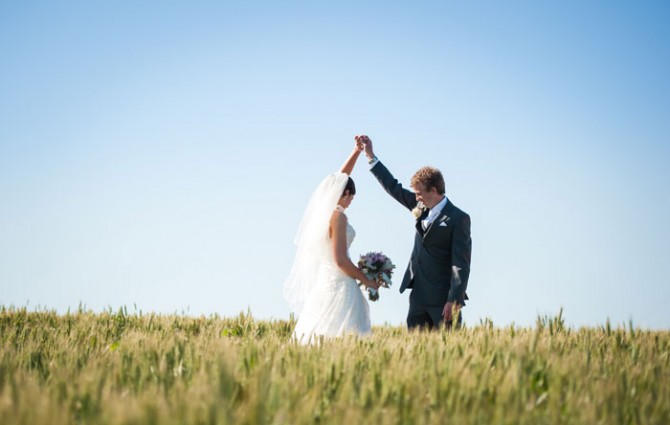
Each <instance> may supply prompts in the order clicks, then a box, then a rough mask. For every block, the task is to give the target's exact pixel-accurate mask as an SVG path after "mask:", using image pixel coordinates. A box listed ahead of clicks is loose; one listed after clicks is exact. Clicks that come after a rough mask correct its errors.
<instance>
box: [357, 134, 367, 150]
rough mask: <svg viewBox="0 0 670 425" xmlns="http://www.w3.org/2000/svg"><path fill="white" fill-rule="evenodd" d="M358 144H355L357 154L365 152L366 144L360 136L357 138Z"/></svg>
mask: <svg viewBox="0 0 670 425" xmlns="http://www.w3.org/2000/svg"><path fill="white" fill-rule="evenodd" d="M355 140H356V142H355V143H354V150H355V151H357V152H363V151H364V150H365V143H363V139H362V138H361V137H359V136H356V137H355Z"/></svg>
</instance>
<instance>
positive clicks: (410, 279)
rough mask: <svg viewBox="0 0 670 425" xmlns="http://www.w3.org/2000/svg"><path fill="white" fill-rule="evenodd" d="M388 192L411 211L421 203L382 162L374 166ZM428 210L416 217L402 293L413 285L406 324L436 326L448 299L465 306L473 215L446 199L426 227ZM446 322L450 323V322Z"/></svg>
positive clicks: (373, 170)
mask: <svg viewBox="0 0 670 425" xmlns="http://www.w3.org/2000/svg"><path fill="white" fill-rule="evenodd" d="M371 171H372V174H374V176H375V177H376V178H377V180H379V182H380V183H381V185H382V186H383V187H384V189H385V190H386V192H388V193H389V195H391V196H392V197H393V198H394V199H395V200H396V201H398V202H400V203H401V204H402V205H403V206H404V207H406V208H407V209H409V210H412V209H414V208H415V207H416V206H417V204H418V202H417V200H416V195H415V194H414V193H413V192H411V191H409V190H407V189H405V188H403V187H402V185H401V184H400V183H398V180H396V179H395V178H394V177H393V175H392V174H391V173H390V172H389V170H388V169H387V168H386V167H385V166H384V164H382V163H381V162H377V163H376V164H375V165H374V166H373V167H372V169H371ZM428 212H429V211H428V209H426V210H425V211H423V213H422V215H421V216H420V217H419V218H418V219H417V220H416V235H415V237H414V249H413V250H412V258H411V259H410V262H409V265H408V266H407V270H406V271H405V276H404V277H403V280H402V284H401V285H400V292H401V293H402V292H404V291H405V289H406V288H412V293H411V294H410V298H409V299H410V301H409V313H408V314H407V326H408V327H409V328H413V327H416V326H428V327H433V326H437V325H439V323H441V322H442V320H443V319H442V311H443V308H444V305H445V304H446V303H447V302H457V303H458V304H460V305H461V306H463V305H465V300H467V299H468V296H467V294H466V293H465V289H466V288H467V286H468V277H469V276H470V254H471V251H472V240H471V238H470V216H469V215H467V214H466V213H465V212H463V211H461V210H460V209H458V208H456V206H455V205H454V204H452V203H451V201H449V200H447V204H446V205H445V206H444V208H443V209H442V211H441V212H440V214H439V215H438V216H437V218H435V220H434V221H433V222H432V223H431V224H430V226H429V227H428V228H427V229H425V230H424V228H423V226H422V220H423V219H425V218H426V217H427V216H428ZM447 325H451V324H450V323H448V324H447Z"/></svg>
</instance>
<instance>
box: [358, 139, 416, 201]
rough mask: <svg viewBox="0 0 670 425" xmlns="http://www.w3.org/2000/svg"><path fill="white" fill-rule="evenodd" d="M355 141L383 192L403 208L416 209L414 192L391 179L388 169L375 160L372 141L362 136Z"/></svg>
mask: <svg viewBox="0 0 670 425" xmlns="http://www.w3.org/2000/svg"><path fill="white" fill-rule="evenodd" d="M356 141H357V142H360V143H362V144H363V148H364V149H365V155H366V156H367V157H368V159H369V160H370V164H371V165H372V168H371V169H370V171H371V172H372V174H373V175H374V176H375V177H376V178H377V181H379V183H380V184H381V185H382V187H383V188H384V190H385V191H386V192H387V193H388V194H389V195H391V196H392V197H393V199H395V200H396V201H398V202H400V203H401V204H402V205H403V206H404V207H405V208H407V209H409V210H412V209H413V208H414V207H416V205H417V203H418V201H417V200H416V195H415V194H414V192H412V191H410V190H407V189H405V188H404V187H402V185H401V184H400V183H399V182H398V180H397V179H396V178H395V177H393V175H392V174H391V172H390V171H389V170H388V168H386V167H385V166H384V164H382V163H381V162H380V161H379V160H378V159H377V157H376V156H375V153H374V151H373V150H372V140H370V138H369V137H368V136H365V135H363V136H356Z"/></svg>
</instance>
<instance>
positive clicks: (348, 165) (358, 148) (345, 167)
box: [340, 140, 364, 175]
mask: <svg viewBox="0 0 670 425" xmlns="http://www.w3.org/2000/svg"><path fill="white" fill-rule="evenodd" d="M363 148H364V146H363V142H361V141H359V140H356V143H355V144H354V150H353V151H352V152H351V154H350V155H349V158H347V160H346V161H344V164H342V168H340V172H342V173H344V174H347V175H351V172H352V171H354V165H356V161H357V160H358V157H359V156H360V155H361V152H363Z"/></svg>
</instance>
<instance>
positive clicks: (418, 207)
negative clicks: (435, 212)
mask: <svg viewBox="0 0 670 425" xmlns="http://www.w3.org/2000/svg"><path fill="white" fill-rule="evenodd" d="M424 211H426V206H425V205H424V204H423V202H419V203H418V204H416V207H414V209H413V210H412V215H413V216H414V218H419V217H421V214H423V212H424Z"/></svg>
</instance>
